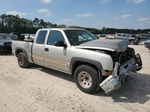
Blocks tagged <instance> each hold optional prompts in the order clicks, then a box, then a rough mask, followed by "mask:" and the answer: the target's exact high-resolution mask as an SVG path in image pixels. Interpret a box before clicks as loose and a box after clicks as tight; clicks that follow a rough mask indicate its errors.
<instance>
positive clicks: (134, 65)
mask: <svg viewBox="0 0 150 112" xmlns="http://www.w3.org/2000/svg"><path fill="white" fill-rule="evenodd" d="M141 68H142V61H141V57H140V55H139V54H136V55H134V57H133V58H131V59H129V60H128V61H126V62H125V63H124V64H120V63H119V62H115V65H114V69H113V72H112V74H111V75H110V76H108V77H107V78H106V79H105V80H104V81H102V82H101V83H100V85H99V86H100V87H101V88H102V89H103V90H104V91H105V93H107V94H109V93H111V92H113V91H115V90H117V89H119V88H120V87H121V84H122V82H124V80H125V78H126V77H127V76H128V75H129V74H130V73H131V72H135V71H139V70H140V69H141Z"/></svg>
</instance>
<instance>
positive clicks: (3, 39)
mask: <svg viewBox="0 0 150 112" xmlns="http://www.w3.org/2000/svg"><path fill="white" fill-rule="evenodd" d="M11 43H12V40H11V36H10V35H8V34H0V54H1V53H11V52H12V49H11Z"/></svg>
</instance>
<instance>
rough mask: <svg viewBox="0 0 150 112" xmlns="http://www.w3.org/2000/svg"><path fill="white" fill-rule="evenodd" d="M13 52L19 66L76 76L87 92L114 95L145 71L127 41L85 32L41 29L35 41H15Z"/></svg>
mask: <svg viewBox="0 0 150 112" xmlns="http://www.w3.org/2000/svg"><path fill="white" fill-rule="evenodd" d="M12 51H13V54H14V55H15V56H17V59H18V64H19V66H20V67H23V68H26V67H29V66H30V64H31V63H33V64H37V65H41V66H44V67H48V68H52V69H55V70H58V71H62V72H65V73H68V74H71V75H74V80H75V83H76V85H77V86H78V88H79V89H80V90H81V91H83V92H85V93H94V92H96V91H97V90H98V89H100V88H102V90H104V91H105V93H111V92H113V91H114V90H117V89H118V88H120V87H121V84H122V82H124V79H125V78H126V77H127V76H128V75H129V74H130V73H131V72H136V71H139V70H140V69H141V68H142V61H141V58H140V55H139V54H136V55H135V52H134V49H132V48H129V47H128V43H126V42H125V41H122V40H100V39H97V38H96V37H94V36H93V35H92V34H91V33H90V32H88V31H86V30H82V29H73V28H49V29H40V30H38V31H37V33H36V35H35V38H34V40H32V39H28V40H25V41H22V42H21V41H13V42H12Z"/></svg>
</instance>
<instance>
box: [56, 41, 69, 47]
mask: <svg viewBox="0 0 150 112" xmlns="http://www.w3.org/2000/svg"><path fill="white" fill-rule="evenodd" d="M55 46H58V47H67V45H66V43H65V42H64V41H56V43H55Z"/></svg>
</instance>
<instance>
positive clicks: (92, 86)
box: [74, 65, 101, 94]
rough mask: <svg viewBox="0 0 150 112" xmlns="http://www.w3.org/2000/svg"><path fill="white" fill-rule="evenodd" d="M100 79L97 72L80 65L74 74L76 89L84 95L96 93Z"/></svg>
mask: <svg viewBox="0 0 150 112" xmlns="http://www.w3.org/2000/svg"><path fill="white" fill-rule="evenodd" d="M100 79H101V78H99V73H98V71H97V70H96V69H94V68H93V67H91V66H89V65H80V66H79V67H77V68H76V70H75V72H74V80H75V83H76V85H77V87H78V88H79V89H80V90H81V91H83V92H85V93H89V94H91V93H96V91H97V90H98V89H99V88H100V87H99V83H100Z"/></svg>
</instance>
